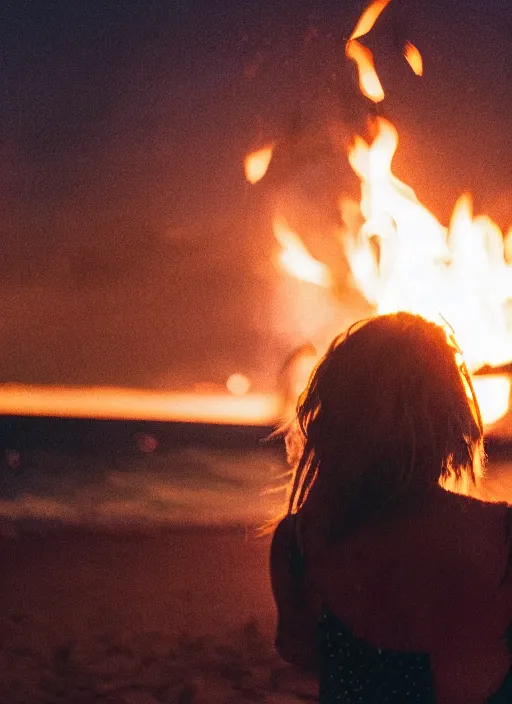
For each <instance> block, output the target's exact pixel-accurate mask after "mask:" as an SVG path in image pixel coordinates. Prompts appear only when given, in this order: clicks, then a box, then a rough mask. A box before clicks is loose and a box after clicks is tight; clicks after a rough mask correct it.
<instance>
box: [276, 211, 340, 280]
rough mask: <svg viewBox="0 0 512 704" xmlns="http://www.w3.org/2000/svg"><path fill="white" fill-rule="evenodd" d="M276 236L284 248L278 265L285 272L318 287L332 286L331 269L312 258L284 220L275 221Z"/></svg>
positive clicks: (277, 219)
mask: <svg viewBox="0 0 512 704" xmlns="http://www.w3.org/2000/svg"><path fill="white" fill-rule="evenodd" d="M274 235H275V237H276V239H277V241H278V242H279V244H280V245H281V248H282V249H281V251H280V252H279V255H278V263H279V266H280V268H281V269H282V270H283V271H286V272H287V273H288V274H290V275H291V276H293V277H295V278H296V279H301V280H302V281H307V282H309V283H311V284H315V285H316V286H322V287H324V288H329V287H330V286H332V276H331V272H330V271H329V268H328V267H327V266H326V265H325V264H322V262H319V261H318V260H316V259H314V258H313V257H312V256H311V254H310V253H309V252H308V250H307V248H306V246H305V245H304V244H303V242H302V240H301V239H300V237H299V235H297V234H296V233H295V232H293V231H292V230H290V228H289V227H288V224H287V223H286V222H285V221H284V220H283V219H282V218H276V220H275V221H274Z"/></svg>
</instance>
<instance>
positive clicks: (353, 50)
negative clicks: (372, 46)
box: [345, 39, 384, 103]
mask: <svg viewBox="0 0 512 704" xmlns="http://www.w3.org/2000/svg"><path fill="white" fill-rule="evenodd" d="M345 54H346V55H347V57H348V58H349V59H352V61H354V63H355V64H356V66H357V72H358V75H359V88H360V89H361V93H363V95H365V96H366V97H367V98H369V99H370V100H373V102H374V103H380V102H381V101H382V100H384V90H383V89H382V85H381V83H380V80H379V77H378V75H377V72H376V70H375V65H374V63H373V54H372V52H371V51H370V50H369V49H367V48H366V47H365V46H363V45H362V44H360V43H359V42H358V41H357V40H356V39H351V40H350V41H349V42H347V44H346V47H345Z"/></svg>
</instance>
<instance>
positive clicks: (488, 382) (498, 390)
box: [472, 374, 510, 425]
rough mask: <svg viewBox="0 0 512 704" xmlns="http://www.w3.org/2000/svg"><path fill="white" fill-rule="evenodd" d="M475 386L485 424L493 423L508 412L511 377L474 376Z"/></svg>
mask: <svg viewBox="0 0 512 704" xmlns="http://www.w3.org/2000/svg"><path fill="white" fill-rule="evenodd" d="M472 381H473V388H474V389H475V394H476V397H477V399H478V405H479V406H480V411H481V413H482V419H483V421H484V424H485V425H493V424H494V423H496V422H497V421H499V420H500V419H501V418H503V416H504V415H505V414H506V413H507V411H508V409H509V402H510V377H508V376H507V375H506V374H489V375H487V374H485V375H481V376H474V377H473V380H472Z"/></svg>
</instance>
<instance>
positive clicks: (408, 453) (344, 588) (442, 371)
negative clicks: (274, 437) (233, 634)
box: [271, 313, 512, 704]
mask: <svg viewBox="0 0 512 704" xmlns="http://www.w3.org/2000/svg"><path fill="white" fill-rule="evenodd" d="M482 436H483V432H482V422H481V417H480V412H479V408H478V403H477V400H476V398H475V395H474V392H473V387H472V384H471V379H470V377H469V374H468V373H467V370H466V367H465V365H464V363H463V360H462V355H461V354H460V350H459V349H458V348H457V346H456V343H455V341H454V339H453V336H452V335H450V334H448V333H447V331H446V330H445V329H444V328H442V327H440V326H438V325H435V324H434V323H430V322H428V321H426V320H424V319H423V318H421V317H419V316H415V315H411V314H408V313H398V314H396V315H386V316H381V317H377V318H375V319H373V320H371V321H369V322H363V323H361V324H358V325H356V326H353V327H352V328H351V329H350V330H349V331H348V333H347V334H346V335H344V336H342V337H339V338H337V339H335V340H334V342H333V343H332V345H331V347H330V348H329V350H328V352H327V353H326V355H325V357H324V358H323V360H322V361H321V362H320V364H319V365H318V366H317V367H316V369H315V371H314V372H313V375H312V377H311V379H310V381H309V385H308V389H307V392H306V393H305V394H304V395H303V396H302V397H301V400H300V402H299V406H298V409H297V415H296V419H295V423H294V425H293V427H291V428H289V429H288V433H287V448H288V454H289V457H290V459H291V460H292V463H293V465H294V473H293V479H292V482H291V485H290V496H289V505H288V512H287V515H286V516H285V517H284V518H283V519H282V520H281V522H280V523H279V525H278V526H277V529H276V531H275V534H274V538H273V541H272V549H271V577H272V587H273V592H274V598H275V601H276V604H277V609H278V625H277V638H276V647H277V649H278V652H279V653H280V654H281V656H282V657H283V658H284V659H285V660H288V661H290V662H292V663H295V664H297V665H300V666H304V667H311V668H314V670H315V672H316V673H317V674H318V678H319V689H320V704H328V703H330V702H334V701H337V702H346V703H353V702H364V704H377V703H380V702H422V703H427V702H439V703H442V704H482V703H483V702H487V701H492V702H510V701H512V674H511V669H510V668H511V657H510V650H509V648H508V647H507V641H506V638H507V629H508V627H509V625H510V623H511V621H512V575H511V571H510V527H511V525H512V509H511V508H509V507H508V506H507V505H506V504H503V503H501V504H500V503H491V502H488V501H485V500H483V497H484V496H485V492H484V491H483V484H482V479H483V475H484V452H483V439H482ZM470 494H471V496H470ZM477 497H479V498H477Z"/></svg>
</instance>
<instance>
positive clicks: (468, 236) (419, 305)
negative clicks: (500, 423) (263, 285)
mask: <svg viewBox="0 0 512 704" xmlns="http://www.w3.org/2000/svg"><path fill="white" fill-rule="evenodd" d="M389 2H390V0H375V2H373V3H372V4H371V5H370V6H369V7H368V8H367V9H366V10H365V11H364V12H363V14H362V15H361V17H360V19H359V21H358V23H357V25H356V27H355V29H354V31H353V32H352V34H351V36H350V37H349V38H348V41H347V43H346V48H345V55H346V57H347V58H348V59H349V60H350V61H353V62H354V64H355V67H356V68H357V76H358V83H359V88H360V90H361V92H362V93H363V95H364V96H365V97H366V98H367V99H368V101H370V104H372V105H373V106H374V107H373V109H372V110H371V113H372V114H371V117H370V118H369V121H368V122H369V125H368V128H369V129H368V132H369V134H371V135H372V138H371V140H369V141H367V140H366V139H364V138H363V137H361V136H359V135H354V137H353V139H352V143H351V145H350V147H349V149H348V154H347V158H348V162H349V164H350V166H351V168H352V170H353V171H354V172H355V174H356V175H357V177H358V178H359V180H360V189H361V194H360V200H359V202H356V201H354V200H353V199H351V198H348V197H346V196H342V195H340V198H339V203H338V206H339V212H340V219H341V222H342V223H343V227H342V228H340V230H339V233H337V237H338V240H339V242H340V243H341V245H342V248H343V251H344V254H345V256H346V259H347V262H348V264H349V279H350V280H349V281H347V282H346V284H347V285H348V286H352V287H354V288H356V289H357V290H358V291H359V292H360V293H361V294H362V295H363V296H364V298H365V299H366V301H367V303H368V305H369V308H370V310H372V311H373V313H374V314H375V315H377V314H381V313H391V312H395V311H409V312H413V313H417V314H420V315H422V316H424V317H426V318H428V319H429V320H433V321H435V322H438V323H442V324H444V325H445V326H446V328H447V332H448V334H452V333H454V334H455V337H456V339H457V342H458V344H459V346H460V347H461V349H462V351H463V354H464V359H465V362H466V364H467V366H468V368H469V370H470V371H471V372H472V374H473V380H474V386H475V390H476V393H477V396H478V397H479V401H480V404H481V406H482V413H483V416H484V422H485V423H486V425H487V426H489V425H492V424H493V423H495V422H496V421H497V420H499V419H500V418H501V417H503V416H504V415H505V414H506V412H507V410H508V407H509V396H510V379H509V376H508V374H506V373H503V369H502V368H503V367H504V366H505V365H507V364H508V363H510V362H511V361H512V263H511V262H510V261H509V260H508V257H507V255H506V253H507V252H510V251H511V249H512V227H511V228H510V229H509V231H508V233H507V234H504V233H503V232H502V231H501V230H500V228H499V227H498V225H497V224H496V223H495V222H493V220H491V218H489V217H488V216H487V215H480V214H479V215H475V214H474V212H473V204H472V196H471V194H470V193H463V194H462V195H461V196H460V198H459V199H458V201H457V203H456V204H455V207H454V209H453V214H452V217H451V220H450V222H449V223H448V226H444V225H442V224H441V223H440V222H439V221H438V219H437V218H436V217H435V215H434V214H433V213H431V212H430V211H429V210H428V209H427V208H426V207H425V206H424V205H423V204H422V203H421V202H420V200H419V199H418V197H417V196H416V194H415V192H414V190H413V189H412V188H411V187H409V186H408V185H407V184H406V183H403V182H402V181H400V180H399V179H398V178H397V177H396V176H394V174H393V171H392V161H393V157H394V155H395V152H396V150H397V147H398V132H397V130H396V128H395V127H394V125H393V124H392V122H391V121H390V120H389V119H386V118H384V117H383V116H382V114H379V109H378V107H377V106H379V105H380V104H381V103H382V101H383V100H384V98H385V91H384V88H383V86H382V84H381V82H380V79H379V76H378V74H377V71H376V68H375V62H374V57H373V55H372V53H371V51H370V50H369V49H368V48H367V47H366V46H364V45H363V44H362V43H361V41H360V40H361V39H362V38H363V37H364V36H365V35H366V34H368V32H370V31H371V30H372V28H373V26H374V24H375V22H376V21H377V19H378V18H379V16H380V14H381V13H382V12H383V11H384V10H385V8H386V6H387V5H388V4H389ZM403 55H404V58H405V60H406V61H407V63H408V64H409V66H410V67H411V69H412V71H414V73H415V74H416V75H417V76H422V75H423V59H422V56H421V54H420V52H419V50H418V49H417V47H416V46H414V45H413V44H412V43H411V42H409V41H406V42H405V43H404V46H403ZM273 146H274V145H266V146H264V147H263V148H261V149H259V150H258V151H256V152H253V153H251V154H249V155H248V156H247V158H246V161H245V174H246V178H247V180H248V181H250V182H251V183H257V182H258V181H260V180H261V179H262V178H264V177H265V174H266V172H267V169H268V167H269V165H270V163H271V160H272V153H273ZM354 214H356V216H355V215H354ZM273 231H274V235H275V238H276V241H277V256H276V261H277V265H278V267H279V269H280V271H281V272H282V273H283V275H286V276H291V277H294V278H295V279H299V280H302V281H305V282H308V283H309V284H313V285H315V286H319V287H323V288H325V289H328V290H329V291H330V293H331V295H333V296H337V295H340V288H339V287H338V286H336V281H335V276H334V275H333V272H332V271H331V269H330V268H329V267H328V266H327V265H326V264H325V263H323V262H321V261H318V260H317V259H315V258H314V257H313V256H312V255H311V253H310V252H309V250H308V247H307V245H306V244H305V243H304V242H303V240H302V239H301V237H300V236H299V234H298V233H297V232H294V231H293V230H292V229H291V228H290V227H289V225H288V223H287V222H286V219H285V218H284V217H283V215H282V213H280V212H275V214H274V220H273ZM343 290H345V291H346V288H345V289H341V291H342V292H343ZM324 342H325V343H326V342H327V341H324ZM315 343H318V341H315ZM321 346H322V345H320V347H321ZM500 368H501V369H500ZM484 372H485V373H484Z"/></svg>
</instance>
